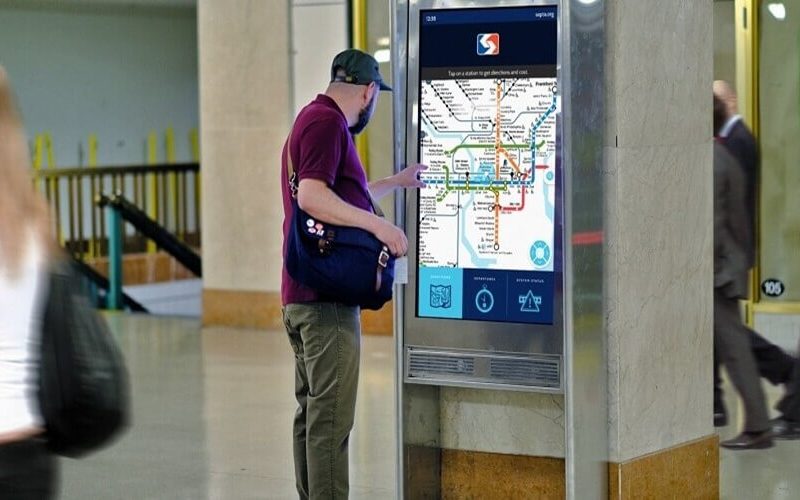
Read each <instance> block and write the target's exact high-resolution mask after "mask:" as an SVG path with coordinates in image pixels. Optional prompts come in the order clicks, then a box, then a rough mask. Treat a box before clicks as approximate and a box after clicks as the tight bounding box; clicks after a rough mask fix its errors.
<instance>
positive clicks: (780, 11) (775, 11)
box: [767, 2, 786, 21]
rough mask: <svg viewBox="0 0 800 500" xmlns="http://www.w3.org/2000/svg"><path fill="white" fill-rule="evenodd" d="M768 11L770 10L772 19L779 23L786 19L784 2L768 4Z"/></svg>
mask: <svg viewBox="0 0 800 500" xmlns="http://www.w3.org/2000/svg"><path fill="white" fill-rule="evenodd" d="M767 9H769V13H770V14H772V17H774V18H775V19H777V20H778V21H783V20H784V19H786V6H785V5H783V3H782V2H781V3H771V4H768V5H767Z"/></svg>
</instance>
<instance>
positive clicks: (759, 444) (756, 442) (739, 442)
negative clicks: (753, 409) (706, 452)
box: [719, 431, 774, 450]
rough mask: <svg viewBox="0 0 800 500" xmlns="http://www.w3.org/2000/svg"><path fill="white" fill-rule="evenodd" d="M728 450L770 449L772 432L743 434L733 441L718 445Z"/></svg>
mask: <svg viewBox="0 0 800 500" xmlns="http://www.w3.org/2000/svg"><path fill="white" fill-rule="evenodd" d="M719 445H720V446H722V447H723V448H728V449H729V450H763V449H765V448H772V446H773V445H774V443H773V442H772V432H770V431H764V432H759V433H757V434H751V433H748V432H743V433H741V434H739V435H738V436H736V437H735V438H733V439H729V440H727V441H723V442H721V443H720V444H719Z"/></svg>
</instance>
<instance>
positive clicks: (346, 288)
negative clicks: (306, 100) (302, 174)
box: [285, 134, 395, 310]
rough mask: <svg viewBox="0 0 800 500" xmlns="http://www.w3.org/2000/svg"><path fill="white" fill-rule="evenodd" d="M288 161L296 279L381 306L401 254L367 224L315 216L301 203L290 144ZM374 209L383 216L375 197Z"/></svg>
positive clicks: (328, 293)
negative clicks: (349, 224) (342, 223)
mask: <svg viewBox="0 0 800 500" xmlns="http://www.w3.org/2000/svg"><path fill="white" fill-rule="evenodd" d="M290 143H291V134H290V135H289V140H288V141H287V147H286V156H287V157H286V166H287V174H288V175H287V179H288V182H289V189H290V192H291V193H292V210H293V212H292V220H291V225H290V227H289V233H288V235H287V238H288V241H287V245H286V255H285V262H286V271H287V272H288V273H289V276H291V277H292V278H293V279H294V280H295V281H297V282H298V283H301V284H303V285H305V286H307V287H309V288H311V289H313V290H316V291H317V292H318V293H320V294H321V295H322V296H323V299H325V300H331V301H335V302H340V303H343V304H347V305H354V306H360V307H361V308H362V309H372V310H377V309H380V308H381V307H383V305H384V304H386V302H388V301H389V300H391V299H392V286H393V285H394V262H395V258H394V256H392V255H391V253H390V252H389V249H388V248H387V247H386V246H385V245H384V244H383V243H382V242H381V241H380V240H379V239H378V238H376V237H375V235H373V234H372V233H370V232H369V231H365V230H364V229H361V228H357V227H346V226H338V225H334V224H329V223H327V222H323V221H320V220H318V219H315V218H314V217H312V216H311V215H309V214H308V213H306V212H305V211H304V210H302V209H301V208H300V206H299V205H298V204H297V187H298V181H297V175H296V173H295V171H294V167H293V166H292V159H291V155H290V154H289V146H288V144H290ZM370 201H371V203H372V207H373V210H374V211H375V213H376V214H377V215H379V216H381V217H382V216H383V213H382V212H381V210H380V207H378V205H377V204H376V203H375V202H374V201H373V200H372V199H371V198H370Z"/></svg>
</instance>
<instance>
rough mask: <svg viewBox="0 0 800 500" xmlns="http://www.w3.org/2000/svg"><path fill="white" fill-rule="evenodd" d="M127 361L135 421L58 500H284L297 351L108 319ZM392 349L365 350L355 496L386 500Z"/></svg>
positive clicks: (385, 345)
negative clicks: (207, 499)
mask: <svg viewBox="0 0 800 500" xmlns="http://www.w3.org/2000/svg"><path fill="white" fill-rule="evenodd" d="M109 323H110V324H111V326H112V330H113V331H114V332H115V335H116V336H117V339H118V340H119V342H120V345H121V347H122V349H123V351H124V352H125V355H126V358H127V360H128V363H129V370H130V372H131V381H132V386H133V404H134V408H133V410H134V421H133V425H132V426H131V428H130V429H129V431H128V433H127V434H126V435H125V436H124V437H123V438H122V439H121V440H120V441H119V442H118V443H116V444H115V445H114V446H112V447H111V448H109V449H107V450H105V451H102V452H100V453H97V454H96V455H93V456H90V457H88V458H86V459H82V460H77V461H75V460H66V461H64V467H63V478H62V491H63V496H62V498H64V499H70V500H72V499H75V500H78V499H80V500H94V499H192V500H197V499H204V498H209V499H267V498H269V499H273V498H275V499H283V498H286V499H289V498H297V495H296V493H295V489H294V479H293V477H294V476H293V472H292V443H291V434H290V433H291V422H292V416H293V412H294V408H295V402H294V373H293V364H292V363H293V361H292V360H293V353H292V351H291V349H290V348H289V344H288V341H287V340H286V339H285V337H284V334H283V333H282V332H264V331H256V330H234V329H222V328H210V329H204V330H202V331H201V329H200V324H199V322H198V321H196V320H187V319H174V318H173V319H169V318H163V317H162V318H158V317H153V316H146V315H124V314H118V315H113V316H109ZM392 342H393V341H392V340H391V339H390V338H386V337H367V338H365V340H364V345H363V351H362V365H361V379H360V384H361V385H360V388H359V399H358V407H357V415H356V431H355V432H354V434H353V436H352V439H351V444H350V446H351V453H350V455H351V456H350V461H351V471H350V476H351V498H353V499H384V498H393V497H394V484H395V477H394V448H395V434H394V430H393V429H394V428H393V422H394V420H393V415H394V404H393V401H394V396H393V394H394V385H393V379H392V373H393V372H392V369H393V368H392V366H393V362H392V355H391V352H392Z"/></svg>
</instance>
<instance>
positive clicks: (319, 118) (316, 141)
mask: <svg viewBox="0 0 800 500" xmlns="http://www.w3.org/2000/svg"><path fill="white" fill-rule="evenodd" d="M286 147H287V145H286V144H284V146H283V152H282V154H281V191H282V193H283V255H284V256H285V255H286V235H287V234H288V232H289V225H290V224H291V221H292V194H291V190H290V189H289V181H288V177H287V172H286ZM288 147H289V152H290V153H291V155H292V164H293V166H294V170H295V172H297V174H298V176H299V179H300V180H303V179H317V180H321V181H324V182H325V183H326V184H327V185H328V187H329V188H331V189H332V190H333V192H334V193H336V194H337V195H338V196H339V197H340V198H341V199H343V200H344V201H346V202H347V203H350V204H351V205H354V206H356V207H358V208H362V209H364V210H369V211H372V204H371V203H370V196H369V185H368V184H367V176H366V174H365V173H364V167H362V165H361V160H359V158H358V152H357V151H356V147H355V144H353V138H352V136H351V135H350V131H349V130H348V129H347V119H346V118H345V116H344V113H342V110H341V109H339V106H338V105H337V104H336V102H335V101H334V100H333V99H331V98H330V97H328V96H326V95H323V94H320V95H318V96H317V98H316V99H314V100H313V101H311V103H310V104H308V105H307V106H306V107H304V108H303V109H302V110H301V111H300V113H299V114H298V115H297V119H295V121H294V127H293V129H292V134H291V144H288ZM282 272H283V275H282V279H281V300H282V302H283V305H286V304H295V303H299V302H313V301H316V300H320V296H319V294H317V292H315V291H314V290H312V289H310V288H308V287H306V286H303V285H301V284H300V283H298V282H296V281H295V280H293V279H292V277H291V276H289V273H287V272H286V265H285V263H284V266H283V271H282Z"/></svg>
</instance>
